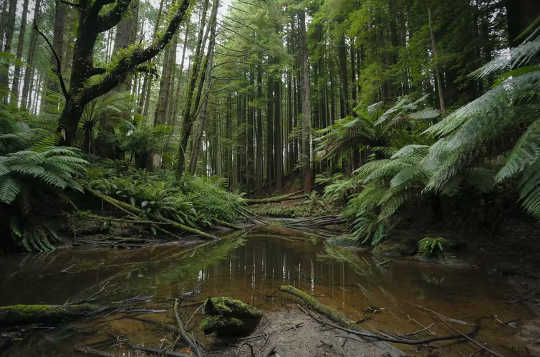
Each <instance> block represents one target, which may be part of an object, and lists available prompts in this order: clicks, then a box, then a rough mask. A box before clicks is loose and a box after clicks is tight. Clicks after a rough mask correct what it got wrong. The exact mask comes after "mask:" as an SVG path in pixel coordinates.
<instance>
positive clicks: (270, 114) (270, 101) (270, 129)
mask: <svg viewBox="0 0 540 357" xmlns="http://www.w3.org/2000/svg"><path fill="white" fill-rule="evenodd" d="M273 81H274V80H273V78H272V76H271V74H268V80H267V83H266V86H267V91H266V101H267V103H266V106H267V109H266V155H265V156H266V182H267V183H272V181H273V180H274V85H273Z"/></svg>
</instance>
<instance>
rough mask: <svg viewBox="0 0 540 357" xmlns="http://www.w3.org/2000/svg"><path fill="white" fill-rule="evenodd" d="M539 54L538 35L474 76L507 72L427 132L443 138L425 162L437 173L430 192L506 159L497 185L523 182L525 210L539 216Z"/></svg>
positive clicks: (428, 188)
mask: <svg viewBox="0 0 540 357" xmlns="http://www.w3.org/2000/svg"><path fill="white" fill-rule="evenodd" d="M537 32H538V31H537ZM539 54H540V36H537V37H535V38H533V39H528V40H526V41H525V42H523V43H522V44H521V45H519V46H518V47H516V48H513V49H511V50H509V51H508V53H507V54H504V55H502V56H499V57H497V58H495V59H494V60H492V61H491V62H489V63H487V64H486V65H484V66H483V67H481V68H480V69H478V70H477V71H475V72H474V73H473V74H472V75H473V76H475V77H477V78H483V77H485V76H487V75H490V74H493V73H495V72H498V71H501V70H503V69H504V70H506V72H505V73H503V74H502V75H501V76H500V79H499V80H498V81H497V82H496V83H495V85H494V86H493V88H492V89H490V90H489V91H487V92H486V93H485V94H484V95H482V96H481V97H479V98H477V99H476V100H474V101H472V102H470V103H469V104H467V105H465V106H463V107H461V108H460V109H458V110H456V111H455V112H454V113H452V114H450V115H449V116H448V117H446V118H445V119H444V120H442V121H441V122H439V123H437V124H435V125H433V126H432V127H430V128H429V129H428V130H427V131H426V132H427V133H432V134H435V135H437V136H439V137H440V139H439V140H438V141H437V142H436V143H435V144H434V145H433V146H432V147H431V149H430V152H429V154H428V156H427V157H426V158H425V159H424V162H423V165H424V166H425V167H426V168H427V169H428V170H430V171H432V172H433V174H432V175H431V178H430V180H429V182H428V184H427V186H426V189H427V190H434V191H440V190H442V189H443V188H444V186H445V185H447V184H448V183H449V182H450V181H451V180H452V179H453V178H454V177H456V176H457V175H461V174H462V173H463V172H464V171H465V170H467V169H468V168H470V167H472V166H475V165H478V164H482V163H485V162H487V161H490V160H491V161H492V160H494V159H496V158H497V157H501V156H502V157H503V158H504V160H505V161H504V165H503V166H502V167H500V169H499V170H498V172H497V173H496V176H495V182H502V181H504V180H507V179H510V178H518V179H519V184H518V186H519V190H520V195H521V200H522V204H523V207H524V208H525V209H526V210H527V211H529V212H530V213H532V214H533V215H536V216H537V217H540V184H539V183H540V180H539V176H538V171H539V170H538V166H539V160H540V64H539V63H538V58H539Z"/></svg>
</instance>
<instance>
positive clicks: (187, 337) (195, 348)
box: [174, 299, 202, 357]
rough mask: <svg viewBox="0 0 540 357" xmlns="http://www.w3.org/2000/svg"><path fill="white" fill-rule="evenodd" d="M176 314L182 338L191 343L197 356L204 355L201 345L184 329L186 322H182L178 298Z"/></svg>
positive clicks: (175, 308)
mask: <svg viewBox="0 0 540 357" xmlns="http://www.w3.org/2000/svg"><path fill="white" fill-rule="evenodd" d="M174 316H175V317H176V323H177V324H178V330H179V331H180V335H181V336H182V338H183V339H184V340H185V341H186V342H187V343H188V344H189V346H190V347H191V349H192V350H193V352H194V353H195V355H196V356H197V357H202V352H201V350H200V349H199V346H197V342H195V341H194V340H193V339H192V338H191V337H190V336H189V335H188V334H187V332H186V330H185V329H184V324H183V323H182V320H181V319H180V315H179V314H178V299H175V300H174Z"/></svg>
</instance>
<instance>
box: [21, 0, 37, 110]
mask: <svg viewBox="0 0 540 357" xmlns="http://www.w3.org/2000/svg"><path fill="white" fill-rule="evenodd" d="M40 6H41V0H36V7H35V8H34V22H37V20H38V19H39V13H40ZM36 46H37V33H36V31H32V34H31V35H30V47H29V49H28V59H27V61H26V64H27V68H26V70H25V74H24V85H23V93H22V104H21V105H22V107H28V105H29V104H30V103H29V101H28V100H29V95H30V92H31V91H32V83H33V80H34V56H35V53H36Z"/></svg>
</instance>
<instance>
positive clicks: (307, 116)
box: [299, 11, 313, 193]
mask: <svg viewBox="0 0 540 357" xmlns="http://www.w3.org/2000/svg"><path fill="white" fill-rule="evenodd" d="M299 28H300V41H301V43H300V47H301V53H302V89H303V93H302V166H303V168H304V192H305V193H310V192H311V187H312V184H311V181H312V180H313V178H312V175H313V173H312V166H311V158H312V155H311V99H310V78H309V55H308V48H307V35H306V14H305V12H304V11H300V13H299Z"/></svg>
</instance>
